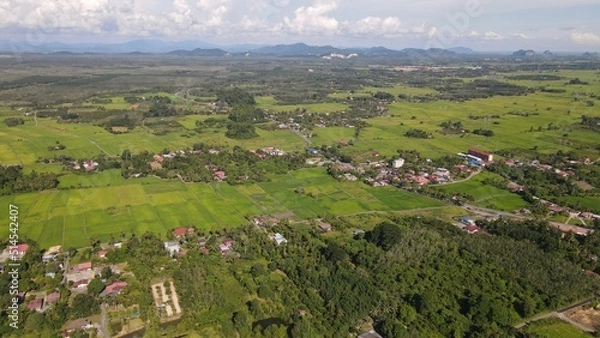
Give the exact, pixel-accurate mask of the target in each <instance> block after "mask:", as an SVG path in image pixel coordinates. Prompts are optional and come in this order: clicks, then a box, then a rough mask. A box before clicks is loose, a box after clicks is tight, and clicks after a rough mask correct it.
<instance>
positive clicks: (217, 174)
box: [215, 170, 226, 181]
mask: <svg viewBox="0 0 600 338" xmlns="http://www.w3.org/2000/svg"><path fill="white" fill-rule="evenodd" d="M215 177H216V178H217V179H218V180H219V181H223V180H224V179H225V177H226V176H225V172H224V171H223V170H218V171H215Z"/></svg>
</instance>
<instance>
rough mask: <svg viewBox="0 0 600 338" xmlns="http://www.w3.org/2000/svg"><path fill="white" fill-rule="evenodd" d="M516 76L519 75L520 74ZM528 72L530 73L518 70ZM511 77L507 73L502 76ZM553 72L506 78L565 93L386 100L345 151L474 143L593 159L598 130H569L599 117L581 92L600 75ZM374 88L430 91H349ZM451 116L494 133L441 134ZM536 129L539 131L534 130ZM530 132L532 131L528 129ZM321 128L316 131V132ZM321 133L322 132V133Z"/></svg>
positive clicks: (388, 152) (443, 149)
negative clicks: (417, 133) (421, 135)
mask: <svg viewBox="0 0 600 338" xmlns="http://www.w3.org/2000/svg"><path fill="white" fill-rule="evenodd" d="M519 74H521V73H519ZM522 74H523V75H525V74H532V73H525V72H524V73H522ZM510 75H515V74H512V73H511V74H507V75H506V76H510ZM556 75H559V76H563V77H564V79H561V80H556V81H521V80H504V81H507V82H511V83H515V84H519V85H525V86H530V87H534V88H538V87H541V86H548V87H549V88H556V89H564V90H565V91H566V92H565V93H547V92H541V91H539V90H537V91H536V92H535V93H533V94H528V95H526V96H509V97H504V96H494V97H490V98H485V99H475V100H469V101H466V102H450V101H435V102H429V103H411V102H404V101H398V102H394V103H392V104H390V106H389V112H390V115H391V117H381V118H375V119H370V120H368V123H369V124H371V127H369V128H366V129H364V130H363V131H362V133H361V135H360V137H359V138H358V140H356V141H355V143H354V146H352V147H349V148H346V150H345V151H346V152H348V153H349V154H350V155H357V154H361V153H364V152H367V151H370V150H372V149H376V150H377V151H379V152H380V153H381V154H382V155H384V156H393V155H394V154H396V151H397V150H398V149H415V150H419V151H420V152H421V153H422V154H423V155H424V156H428V157H439V156H443V155H446V154H449V153H450V154H453V153H457V152H459V151H466V150H467V149H468V148H469V147H478V148H482V149H484V150H487V151H491V152H494V151H497V150H499V149H508V148H526V149H531V148H536V149H537V150H539V151H541V152H555V151H557V150H559V149H562V150H567V149H568V150H576V151H578V152H579V153H580V154H581V155H582V156H583V155H586V156H590V157H598V151H597V150H594V147H595V146H596V145H597V144H598V143H599V142H600V137H599V136H598V134H597V133H592V132H586V131H581V130H577V129H575V128H573V127H572V126H573V125H574V124H575V123H578V122H579V121H580V117H581V115H588V116H600V104H598V103H596V104H595V105H594V106H588V105H587V104H586V101H587V100H589V98H587V97H586V96H585V95H587V94H592V93H594V92H597V91H598V90H599V89H600V79H599V78H598V75H596V74H594V73H593V72H584V71H580V72H577V71H569V72H559V73H557V74H556ZM573 78H580V79H581V80H582V81H587V82H589V83H590V84H589V85H566V84H565V83H566V82H568V81H569V79H573ZM377 90H382V91H386V92H390V93H392V94H395V95H396V94H399V93H405V94H408V95H416V94H420V95H422V94H427V93H434V91H432V90H430V89H427V88H411V87H405V86H396V87H393V88H365V89H364V90H363V91H357V92H355V93H354V94H353V95H355V96H356V95H370V93H374V92H376V91H377ZM332 96H334V97H336V98H346V97H347V96H348V93H337V94H333V95H332ZM514 111H518V112H527V113H529V116H526V117H525V116H518V115H511V114H509V113H511V112H514ZM470 115H473V116H484V115H488V116H491V115H498V116H499V118H498V119H477V120H475V119H470V118H469V116H470ZM448 120H451V121H453V122H457V121H461V122H462V124H463V128H464V129H466V130H474V129H479V128H481V129H490V130H492V131H493V132H494V134H495V135H494V136H493V137H483V136H479V135H474V134H466V135H465V136H461V135H442V134H441V133H440V132H439V131H440V129H441V128H440V127H439V125H440V124H441V123H442V122H444V121H448ZM549 125H552V126H558V127H559V128H558V130H548V126H549ZM540 127H541V130H540V131H538V129H539V128H540ZM411 128H418V129H422V130H425V131H427V132H431V133H432V134H433V139H429V140H424V139H414V138H407V137H405V136H404V134H405V133H406V132H407V131H408V130H409V129H411ZM530 130H532V131H531V132H530ZM318 132H320V130H318V131H317V133H318ZM321 133H323V132H321Z"/></svg>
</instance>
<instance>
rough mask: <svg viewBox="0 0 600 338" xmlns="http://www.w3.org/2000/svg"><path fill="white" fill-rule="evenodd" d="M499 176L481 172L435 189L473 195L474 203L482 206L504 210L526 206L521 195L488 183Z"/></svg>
mask: <svg viewBox="0 0 600 338" xmlns="http://www.w3.org/2000/svg"><path fill="white" fill-rule="evenodd" d="M500 178H501V177H500V176H498V175H495V174H492V173H489V172H483V173H481V174H478V175H477V176H475V177H473V178H472V179H471V180H469V181H467V182H460V183H456V184H448V185H443V186H439V187H436V189H439V190H441V191H445V192H450V193H456V194H466V195H470V196H472V197H473V202H474V204H475V205H479V206H482V207H488V208H492V209H498V210H504V211H512V210H517V209H520V208H523V207H526V206H527V205H528V203H527V202H526V201H525V200H523V198H522V197H521V196H519V195H517V194H514V193H511V192H510V191H508V190H506V189H501V188H498V187H495V186H493V185H491V184H490V183H489V182H490V181H491V180H498V179H500Z"/></svg>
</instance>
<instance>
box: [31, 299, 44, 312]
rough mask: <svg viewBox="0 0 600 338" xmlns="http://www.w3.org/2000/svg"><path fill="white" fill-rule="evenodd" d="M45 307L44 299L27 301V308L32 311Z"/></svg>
mask: <svg viewBox="0 0 600 338" xmlns="http://www.w3.org/2000/svg"><path fill="white" fill-rule="evenodd" d="M43 308H44V299H43V298H37V299H34V300H32V301H30V302H29V303H27V309H28V310H30V311H42V309H43Z"/></svg>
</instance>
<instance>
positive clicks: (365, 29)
mask: <svg viewBox="0 0 600 338" xmlns="http://www.w3.org/2000/svg"><path fill="white" fill-rule="evenodd" d="M348 32H349V33H351V34H355V35H383V36H393V35H398V34H401V33H406V32H407V30H406V29H404V28H403V27H402V23H401V22H400V19H398V18H395V17H391V16H390V17H387V18H379V17H373V16H368V17H366V18H363V19H360V20H358V21H357V22H355V23H351V24H348Z"/></svg>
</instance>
